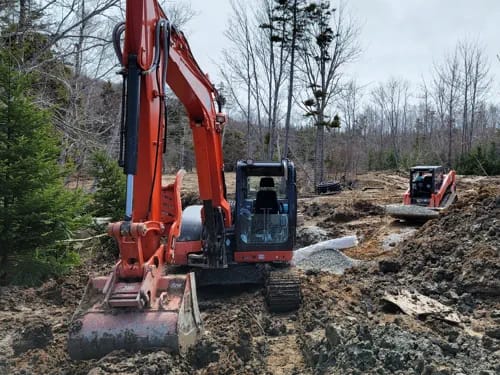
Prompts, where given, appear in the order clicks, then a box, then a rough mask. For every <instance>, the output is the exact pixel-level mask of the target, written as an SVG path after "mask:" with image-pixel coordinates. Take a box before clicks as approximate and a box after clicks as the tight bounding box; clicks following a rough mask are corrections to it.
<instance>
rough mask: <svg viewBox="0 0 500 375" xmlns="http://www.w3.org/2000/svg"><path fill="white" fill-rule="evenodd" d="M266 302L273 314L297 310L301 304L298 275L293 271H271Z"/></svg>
mask: <svg viewBox="0 0 500 375" xmlns="http://www.w3.org/2000/svg"><path fill="white" fill-rule="evenodd" d="M266 302H267V307H268V309H269V311H271V312H288V311H294V310H297V309H298V308H299V307H300V303H301V294H300V279H299V277H298V275H297V274H296V273H295V272H293V271H291V270H279V271H271V272H270V273H269V276H268V278H267V281H266Z"/></svg>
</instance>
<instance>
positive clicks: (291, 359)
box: [266, 314, 310, 375]
mask: <svg viewBox="0 0 500 375" xmlns="http://www.w3.org/2000/svg"><path fill="white" fill-rule="evenodd" d="M276 318H277V319H287V322H286V323H285V324H284V325H283V329H284V330H285V333H284V334H282V335H280V336H275V337H273V336H270V337H268V339H267V344H268V355H267V357H266V369H267V371H268V373H270V374H275V375H289V374H308V373H310V371H309V369H307V367H306V364H305V361H304V358H303V356H302V353H301V350H300V347H299V345H298V339H299V334H298V327H297V316H296V315H295V314H293V315H292V316H290V317H288V318H286V317H285V316H281V317H280V316H278V317H276ZM276 318H275V319H276Z"/></svg>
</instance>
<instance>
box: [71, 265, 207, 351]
mask: <svg viewBox="0 0 500 375" xmlns="http://www.w3.org/2000/svg"><path fill="white" fill-rule="evenodd" d="M162 278H163V279H164V283H163V284H164V285H165V288H164V289H163V288H162V289H163V291H160V292H159V293H160V296H159V298H157V299H156V300H155V303H154V304H153V305H152V306H149V307H147V308H143V309H141V308H130V307H127V308H119V307H112V308H110V307H107V306H105V305H106V303H105V301H104V299H105V295H104V294H103V293H102V289H100V288H98V287H97V288H96V287H95V285H96V284H97V285H102V284H103V281H102V278H100V279H101V280H97V279H93V280H91V281H90V282H89V286H88V287H87V289H86V291H85V295H84V297H83V299H82V302H81V303H80V308H79V310H77V312H76V313H75V315H74V316H73V319H72V321H71V323H70V327H69V336H68V352H69V355H70V357H71V358H72V359H75V360H83V359H90V358H101V357H103V356H105V355H106V354H108V353H110V352H111V351H113V350H117V349H125V350H128V351H139V350H146V351H147V350H155V349H158V350H166V351H171V352H184V351H185V350H186V349H188V348H189V347H190V346H191V345H193V344H194V343H195V342H196V340H197V338H198V337H199V335H200V333H201V328H202V327H201V318H200V313H199V309H198V304H197V299H196V298H197V297H196V285H195V279H194V275H193V274H188V275H169V276H163V277H162ZM88 306H90V307H89V308H88V309H86V308H87V307H88Z"/></svg>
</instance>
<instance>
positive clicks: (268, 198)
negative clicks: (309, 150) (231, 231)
mask: <svg viewBox="0 0 500 375" xmlns="http://www.w3.org/2000/svg"><path fill="white" fill-rule="evenodd" d="M234 219H235V237H236V249H237V250H236V253H235V258H236V260H237V261H240V262H245V261H247V262H273V261H284V262H289V261H290V260H291V258H292V249H293V246H294V243H295V230H296V225H297V188H296V184H295V167H294V165H293V163H292V162H291V161H290V160H286V159H285V160H282V161H281V162H261V161H252V160H246V161H238V163H237V167H236V207H235V215H234Z"/></svg>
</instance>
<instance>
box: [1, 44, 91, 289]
mask: <svg viewBox="0 0 500 375" xmlns="http://www.w3.org/2000/svg"><path fill="white" fill-rule="evenodd" d="M7 54H8V53H6V52H4V53H1V54H0V244H1V246H0V275H1V277H2V281H13V282H24V283H34V282H37V281H39V280H40V279H43V278H44V277H47V276H49V275H51V274H57V273H60V272H62V271H64V270H65V269H66V266H68V265H70V264H72V263H74V261H75V258H74V256H73V254H72V253H71V252H68V251H67V249H64V248H62V247H61V245H60V243H59V244H58V241H60V240H63V239H65V238H68V237H69V235H70V234H71V232H72V231H73V230H74V229H76V228H77V227H78V226H79V225H81V224H83V223H84V221H85V219H86V217H85V215H83V212H84V207H85V205H86V199H85V197H84V196H83V194H82V193H81V192H80V191H70V190H68V189H66V188H65V187H64V185H63V177H64V174H65V171H64V170H62V169H61V167H59V165H58V164H57V158H58V156H59V152H60V150H59V147H58V139H57V136H56V134H55V133H54V128H53V126H52V124H51V121H50V116H49V113H48V112H47V111H45V110H42V109H40V108H38V107H37V106H36V105H34V104H33V103H32V102H31V101H30V100H29V98H28V97H27V96H26V92H27V90H26V86H27V83H28V79H29V77H28V76H26V75H21V74H20V73H19V72H16V71H14V70H13V69H12V65H11V64H10V62H11V61H10V58H6V57H5V55H7Z"/></svg>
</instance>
